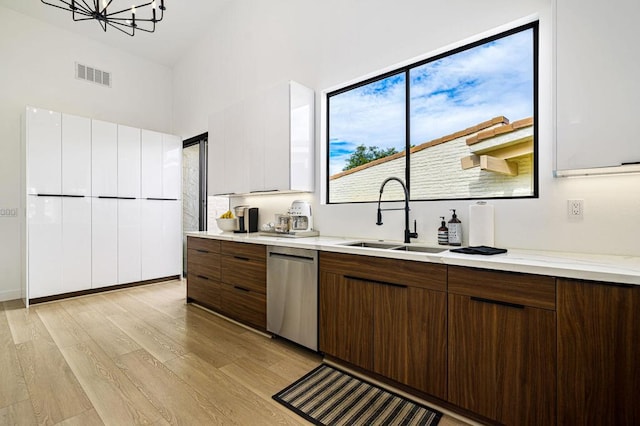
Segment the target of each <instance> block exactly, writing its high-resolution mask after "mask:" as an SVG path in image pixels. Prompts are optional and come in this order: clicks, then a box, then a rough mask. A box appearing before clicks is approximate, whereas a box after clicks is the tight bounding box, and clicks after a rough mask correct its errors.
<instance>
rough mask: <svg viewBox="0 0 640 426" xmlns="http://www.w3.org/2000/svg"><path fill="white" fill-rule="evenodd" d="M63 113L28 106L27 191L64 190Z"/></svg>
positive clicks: (46, 191) (29, 192) (31, 192)
mask: <svg viewBox="0 0 640 426" xmlns="http://www.w3.org/2000/svg"><path fill="white" fill-rule="evenodd" d="M61 124H62V114H60V113H58V112H54V111H48V110H44V109H40V108H33V107H27V112H26V141H27V194H61V193H62V126H61Z"/></svg>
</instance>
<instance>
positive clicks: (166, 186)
mask: <svg viewBox="0 0 640 426" xmlns="http://www.w3.org/2000/svg"><path fill="white" fill-rule="evenodd" d="M162 198H168V199H175V200H179V199H181V198H182V141H181V140H180V138H179V137H177V136H173V135H167V134H163V135H162Z"/></svg>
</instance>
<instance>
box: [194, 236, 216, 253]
mask: <svg viewBox="0 0 640 426" xmlns="http://www.w3.org/2000/svg"><path fill="white" fill-rule="evenodd" d="M187 248H188V249H189V250H198V251H200V252H208V253H220V241H218V240H212V239H209V238H198V237H187Z"/></svg>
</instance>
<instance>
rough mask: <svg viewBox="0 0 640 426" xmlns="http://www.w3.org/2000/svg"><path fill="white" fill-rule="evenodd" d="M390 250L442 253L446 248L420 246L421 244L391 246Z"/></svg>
mask: <svg viewBox="0 0 640 426" xmlns="http://www.w3.org/2000/svg"><path fill="white" fill-rule="evenodd" d="M391 250H399V251H400V250H402V251H416V252H420V253H442V252H443V251H446V249H442V248H437V247H422V246H401V247H393V248H392V249H391Z"/></svg>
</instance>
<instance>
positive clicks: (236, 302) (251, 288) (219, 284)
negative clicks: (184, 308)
mask: <svg viewBox="0 0 640 426" xmlns="http://www.w3.org/2000/svg"><path fill="white" fill-rule="evenodd" d="M266 279H267V272H266V248H265V246H264V245H260V244H247V243H237V242H232V241H218V240H211V239H206V238H194V237H188V239H187V298H188V299H189V300H190V301H194V302H197V303H200V304H202V305H203V306H206V307H207V308H210V309H213V310H215V311H217V312H220V313H222V314H224V315H226V316H228V317H230V318H233V319H235V320H237V321H240V322H242V323H244V324H247V325H250V326H252V327H255V328H258V329H260V330H266V327H267V315H266V312H267V305H266V290H267V289H266Z"/></svg>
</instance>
